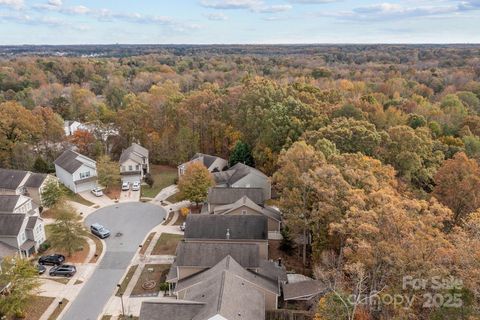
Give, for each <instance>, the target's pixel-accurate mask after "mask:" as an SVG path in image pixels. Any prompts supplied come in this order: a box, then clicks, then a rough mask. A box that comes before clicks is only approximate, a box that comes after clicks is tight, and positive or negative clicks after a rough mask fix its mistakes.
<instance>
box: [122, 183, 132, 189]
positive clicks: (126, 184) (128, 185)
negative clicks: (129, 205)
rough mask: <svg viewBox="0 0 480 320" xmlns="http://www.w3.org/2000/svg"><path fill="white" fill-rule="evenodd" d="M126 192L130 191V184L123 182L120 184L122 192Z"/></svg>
mask: <svg viewBox="0 0 480 320" xmlns="http://www.w3.org/2000/svg"><path fill="white" fill-rule="evenodd" d="M128 190H130V183H128V182H123V183H122V191H128Z"/></svg>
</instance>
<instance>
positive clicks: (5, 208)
mask: <svg viewBox="0 0 480 320" xmlns="http://www.w3.org/2000/svg"><path fill="white" fill-rule="evenodd" d="M18 199H20V196H19V195H0V212H13V210H14V209H15V207H16V205H17V203H18Z"/></svg>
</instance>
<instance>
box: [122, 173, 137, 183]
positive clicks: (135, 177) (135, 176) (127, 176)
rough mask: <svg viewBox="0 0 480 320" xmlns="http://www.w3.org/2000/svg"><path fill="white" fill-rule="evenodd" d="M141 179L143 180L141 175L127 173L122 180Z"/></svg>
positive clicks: (132, 181)
mask: <svg viewBox="0 0 480 320" xmlns="http://www.w3.org/2000/svg"><path fill="white" fill-rule="evenodd" d="M140 180H141V178H140V175H125V176H122V182H130V183H134V182H136V181H139V182H140Z"/></svg>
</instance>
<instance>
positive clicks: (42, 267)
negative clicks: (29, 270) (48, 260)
mask: <svg viewBox="0 0 480 320" xmlns="http://www.w3.org/2000/svg"><path fill="white" fill-rule="evenodd" d="M36 268H37V270H38V274H44V273H45V271H47V268H45V266H44V265H42V264H37V265H36Z"/></svg>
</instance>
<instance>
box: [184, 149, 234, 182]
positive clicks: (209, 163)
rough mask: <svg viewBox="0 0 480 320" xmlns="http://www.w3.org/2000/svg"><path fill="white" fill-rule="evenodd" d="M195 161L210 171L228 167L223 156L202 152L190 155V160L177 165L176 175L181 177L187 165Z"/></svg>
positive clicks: (218, 170)
mask: <svg viewBox="0 0 480 320" xmlns="http://www.w3.org/2000/svg"><path fill="white" fill-rule="evenodd" d="M195 162H199V163H201V164H203V165H204V166H205V168H207V169H208V171H210V172H220V171H223V170H225V169H226V168H228V161H227V160H225V159H223V158H220V157H217V156H211V155H208V154H203V153H197V154H195V155H194V156H193V157H192V159H190V161H188V162H185V163H182V164H181V165H179V166H178V167H177V168H178V176H179V177H181V176H182V175H184V174H185V171H186V170H187V167H188V166H189V165H190V164H192V163H195Z"/></svg>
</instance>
